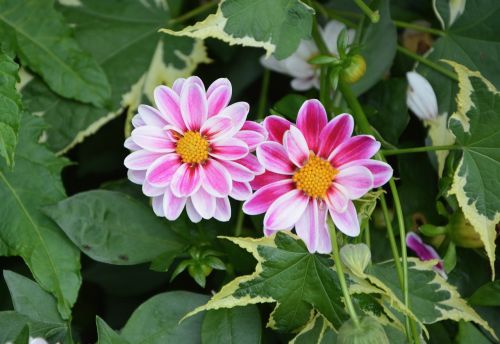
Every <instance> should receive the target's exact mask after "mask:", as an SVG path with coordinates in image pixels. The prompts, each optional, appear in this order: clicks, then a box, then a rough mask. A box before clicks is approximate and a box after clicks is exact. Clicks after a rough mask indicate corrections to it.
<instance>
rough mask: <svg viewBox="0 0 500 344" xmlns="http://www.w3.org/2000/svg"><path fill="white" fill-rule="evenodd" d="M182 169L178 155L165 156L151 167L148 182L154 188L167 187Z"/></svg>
mask: <svg viewBox="0 0 500 344" xmlns="http://www.w3.org/2000/svg"><path fill="white" fill-rule="evenodd" d="M180 167H181V160H180V158H179V156H178V155H177V154H167V155H163V156H162V157H160V158H158V159H156V160H155V162H154V163H152V164H151V165H150V166H149V168H148V170H147V173H146V180H147V181H148V182H149V183H151V184H152V185H154V186H157V187H165V186H167V185H168V184H169V183H170V182H171V181H172V178H173V176H174V174H175V173H176V171H177V170H178V169H179V168H180Z"/></svg>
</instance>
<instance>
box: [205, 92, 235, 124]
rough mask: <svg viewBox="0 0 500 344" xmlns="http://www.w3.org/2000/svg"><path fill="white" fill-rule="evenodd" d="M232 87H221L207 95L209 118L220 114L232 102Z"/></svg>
mask: <svg viewBox="0 0 500 344" xmlns="http://www.w3.org/2000/svg"><path fill="white" fill-rule="evenodd" d="M231 92H232V88H231V85H229V86H228V85H220V86H219V87H217V88H215V89H214V90H213V91H212V92H211V93H210V95H208V94H207V106H208V117H209V118H210V117H212V116H215V115H217V114H219V112H221V111H222V110H223V109H224V108H225V107H226V106H227V104H229V101H230V100H231Z"/></svg>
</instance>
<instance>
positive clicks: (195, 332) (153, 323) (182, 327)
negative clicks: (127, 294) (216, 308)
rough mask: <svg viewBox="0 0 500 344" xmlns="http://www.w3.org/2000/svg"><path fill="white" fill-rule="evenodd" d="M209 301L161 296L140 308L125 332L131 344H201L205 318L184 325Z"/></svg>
mask: <svg viewBox="0 0 500 344" xmlns="http://www.w3.org/2000/svg"><path fill="white" fill-rule="evenodd" d="M207 300H208V296H206V295H201V294H195V293H191V292H187V291H172V292H168V293H163V294H158V295H156V296H154V297H152V298H151V299H149V300H148V301H146V302H144V303H143V304H142V305H140V306H139V307H138V308H137V309H136V310H135V311H134V313H133V314H132V316H131V317H130V319H129V320H128V321H127V324H126V325H125V327H124V328H123V329H122V331H121V337H123V338H125V339H126V340H127V341H129V342H130V343H142V344H164V343H176V344H192V343H200V342H201V338H200V333H201V322H202V319H203V316H202V315H201V314H200V315H197V316H195V317H192V318H190V319H187V320H183V321H181V322H180V320H181V318H182V317H183V316H184V315H185V314H186V313H187V312H188V311H189V310H190V309H193V308H195V307H197V306H199V305H201V304H203V303H205V302H206V301H207Z"/></svg>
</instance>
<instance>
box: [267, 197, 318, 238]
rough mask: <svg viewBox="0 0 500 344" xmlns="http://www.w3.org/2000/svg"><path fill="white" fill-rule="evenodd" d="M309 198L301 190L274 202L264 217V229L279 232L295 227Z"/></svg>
mask: <svg viewBox="0 0 500 344" xmlns="http://www.w3.org/2000/svg"><path fill="white" fill-rule="evenodd" d="M308 203H309V197H308V196H306V195H305V194H304V193H303V192H302V191H300V190H292V191H289V192H287V193H286V194H284V195H283V196H281V197H280V198H278V199H277V200H276V201H274V202H273V203H272V204H271V206H270V207H269V209H268V210H267V212H266V215H265V216H264V227H266V228H268V229H270V230H279V229H283V228H288V227H292V226H294V225H295V224H296V223H297V221H298V220H299V219H300V217H301V216H302V214H303V213H304V211H305V210H306V207H307V204H308Z"/></svg>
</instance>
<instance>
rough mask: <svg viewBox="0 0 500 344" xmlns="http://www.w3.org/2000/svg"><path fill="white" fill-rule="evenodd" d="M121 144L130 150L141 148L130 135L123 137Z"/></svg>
mask: <svg viewBox="0 0 500 344" xmlns="http://www.w3.org/2000/svg"><path fill="white" fill-rule="evenodd" d="M123 146H124V147H125V148H127V149H128V150H131V151H136V150H140V149H142V148H141V146H139V145H138V144H137V143H135V142H134V140H133V139H132V138H131V137H127V138H126V139H125V142H124V143H123Z"/></svg>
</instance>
